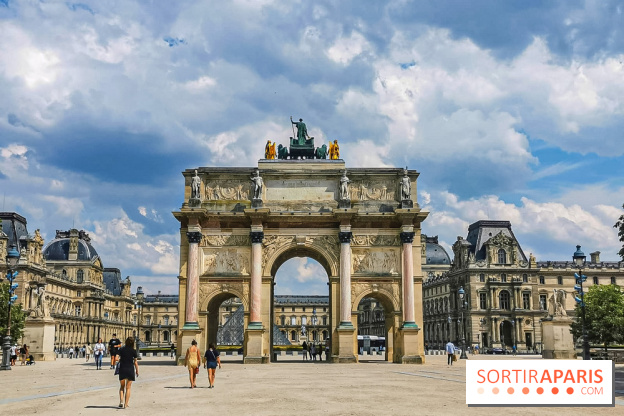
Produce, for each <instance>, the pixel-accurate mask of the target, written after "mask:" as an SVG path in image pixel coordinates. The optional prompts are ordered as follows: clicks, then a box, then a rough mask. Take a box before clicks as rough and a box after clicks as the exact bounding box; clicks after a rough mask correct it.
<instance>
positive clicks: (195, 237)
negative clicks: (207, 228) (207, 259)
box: [186, 231, 202, 244]
mask: <svg viewBox="0 0 624 416" xmlns="http://www.w3.org/2000/svg"><path fill="white" fill-rule="evenodd" d="M186 238H188V242H189V244H199V242H200V241H201V239H202V233H200V232H199V231H191V232H187V233H186Z"/></svg>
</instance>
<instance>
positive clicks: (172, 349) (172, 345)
mask: <svg viewBox="0 0 624 416" xmlns="http://www.w3.org/2000/svg"><path fill="white" fill-rule="evenodd" d="M174 356H175V345H174V344H173V342H172V343H171V358H173V357H174Z"/></svg>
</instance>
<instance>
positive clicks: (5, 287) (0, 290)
mask: <svg viewBox="0 0 624 416" xmlns="http://www.w3.org/2000/svg"><path fill="white" fill-rule="evenodd" d="M8 305H9V284H8V283H3V284H2V285H0V335H1V336H2V338H3V339H4V337H5V336H6V332H7V319H8V316H7V315H8V312H9V308H8ZM25 321H26V314H25V313H24V311H23V310H22V305H21V304H17V305H12V306H11V340H12V342H13V343H15V344H17V342H18V340H19V339H20V338H22V335H23V333H24V322H25Z"/></svg>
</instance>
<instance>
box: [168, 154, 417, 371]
mask: <svg viewBox="0 0 624 416" xmlns="http://www.w3.org/2000/svg"><path fill="white" fill-rule="evenodd" d="M183 175H184V179H185V191H184V198H185V200H184V202H183V204H182V207H181V208H180V210H179V211H176V212H174V213H173V214H174V216H175V217H176V218H177V219H178V220H179V221H180V238H181V244H180V276H179V287H180V304H179V308H180V317H181V319H180V323H179V330H178V334H179V336H178V340H177V345H178V354H179V355H180V356H179V357H178V359H179V361H178V362H181V361H183V359H184V353H185V351H186V349H187V348H188V346H189V345H190V343H191V341H192V340H193V339H195V340H197V342H198V343H199V347H200V349H204V348H205V347H206V346H207V344H208V343H210V342H215V343H216V336H217V329H218V324H219V322H218V308H219V306H220V305H221V303H222V302H223V301H224V300H227V299H229V298H232V297H238V298H240V300H241V301H242V304H243V307H244V311H245V313H244V345H243V356H244V362H246V363H267V362H270V361H271V357H272V334H273V331H272V327H273V323H274V322H275V318H274V316H273V286H274V278H275V274H276V272H277V269H278V268H279V267H280V265H282V264H283V263H284V262H285V261H287V260H289V259H291V258H293V257H311V258H313V259H315V260H317V261H318V262H319V263H320V264H321V265H322V266H323V267H324V268H325V271H326V272H327V276H328V285H329V303H330V305H329V306H330V316H329V318H330V319H329V320H330V328H331V334H330V341H329V344H330V353H331V358H330V361H333V362H357V356H358V351H357V307H358V304H359V302H360V301H361V300H362V299H363V298H365V297H373V298H376V299H378V300H379V301H380V302H381V304H382V305H383V306H384V310H385V316H386V330H387V336H386V340H387V341H386V344H387V356H386V358H387V360H389V361H393V362H395V363H422V362H424V359H425V356H424V344H423V333H422V322H423V316H422V310H423V309H422V290H421V289H422V280H423V279H422V271H421V256H422V249H423V247H422V245H421V240H420V231H421V227H420V225H421V222H422V221H423V220H424V219H425V218H426V217H427V212H424V211H421V210H420V207H419V206H418V203H417V202H416V195H417V191H416V180H417V178H418V172H416V171H415V170H408V169H394V168H392V169H391V168H374V169H368V168H359V169H355V168H348V169H347V168H346V166H345V163H344V161H343V160H342V159H334V160H326V159H314V158H309V159H273V160H268V159H261V160H259V161H258V166H257V167H250V168H240V167H232V168H228V167H200V168H197V169H189V170H186V171H184V172H183Z"/></svg>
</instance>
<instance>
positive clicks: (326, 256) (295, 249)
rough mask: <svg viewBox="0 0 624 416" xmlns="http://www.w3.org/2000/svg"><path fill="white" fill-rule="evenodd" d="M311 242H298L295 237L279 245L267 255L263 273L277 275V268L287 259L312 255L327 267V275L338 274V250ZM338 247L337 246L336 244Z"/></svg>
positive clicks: (311, 256)
mask: <svg viewBox="0 0 624 416" xmlns="http://www.w3.org/2000/svg"><path fill="white" fill-rule="evenodd" d="M314 241H315V240H312V242H311V243H309V242H306V243H304V244H298V243H297V242H296V241H295V240H294V239H293V240H292V241H289V242H286V243H284V244H282V245H281V246H279V247H277V248H276V249H275V250H274V252H273V253H272V254H270V255H269V256H268V257H267V261H266V264H265V265H264V268H263V271H262V274H263V276H275V273H277V270H278V269H279V268H280V267H281V266H282V264H284V263H285V262H286V261H287V260H290V259H292V258H294V257H310V258H312V259H314V260H316V261H318V262H319V263H320V264H321V266H323V268H324V269H325V272H326V273H327V277H332V276H338V274H339V269H340V261H339V257H338V253H337V248H336V252H335V253H332V251H331V250H329V249H328V247H327V246H322V245H320V244H315V243H314ZM336 247H337V246H336Z"/></svg>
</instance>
